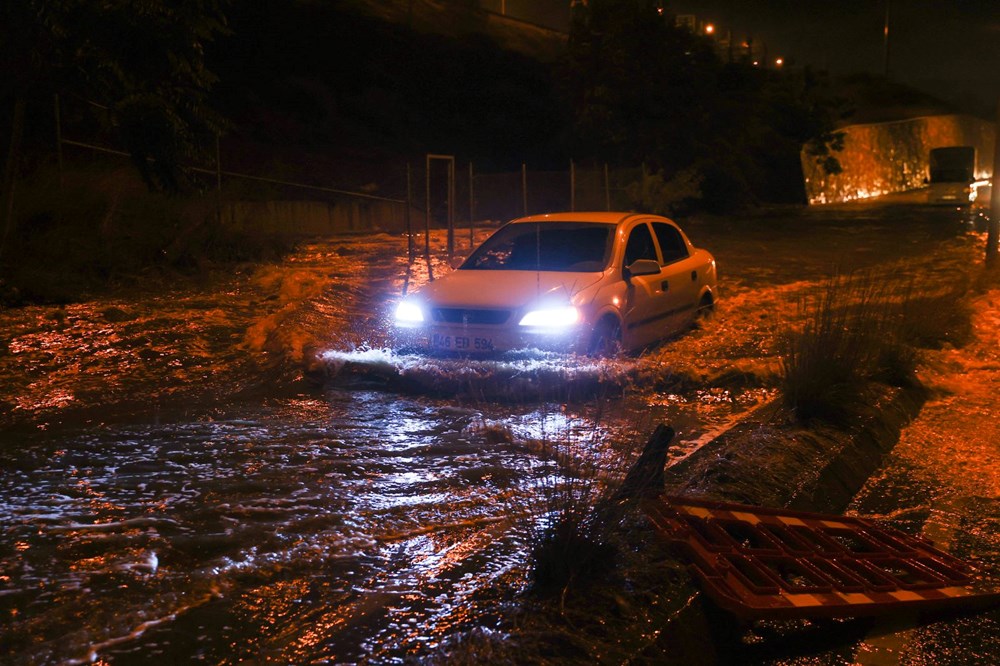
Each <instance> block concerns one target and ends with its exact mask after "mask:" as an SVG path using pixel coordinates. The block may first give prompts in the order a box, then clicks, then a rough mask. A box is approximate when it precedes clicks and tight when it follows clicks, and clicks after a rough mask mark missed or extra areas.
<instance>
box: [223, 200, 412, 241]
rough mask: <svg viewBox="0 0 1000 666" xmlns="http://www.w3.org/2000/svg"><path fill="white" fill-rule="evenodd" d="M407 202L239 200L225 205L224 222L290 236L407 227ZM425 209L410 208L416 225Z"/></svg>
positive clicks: (396, 231)
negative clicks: (420, 210) (419, 210)
mask: <svg viewBox="0 0 1000 666" xmlns="http://www.w3.org/2000/svg"><path fill="white" fill-rule="evenodd" d="M405 214H406V205H405V204H403V203H393V202H391V201H360V200H359V201H351V202H338V203H327V202H324V201H237V202H232V203H229V204H227V205H226V207H225V209H224V212H223V223H224V224H227V225H229V226H231V227H233V228H236V229H248V230H253V231H264V232H269V233H280V234H284V235H289V236H316V235H327V234H342V233H351V232H369V231H387V232H392V233H401V232H405V231H406V217H405ZM423 220H424V216H423V213H420V212H417V211H411V223H412V224H413V227H414V229H422V228H423V224H424V221H423Z"/></svg>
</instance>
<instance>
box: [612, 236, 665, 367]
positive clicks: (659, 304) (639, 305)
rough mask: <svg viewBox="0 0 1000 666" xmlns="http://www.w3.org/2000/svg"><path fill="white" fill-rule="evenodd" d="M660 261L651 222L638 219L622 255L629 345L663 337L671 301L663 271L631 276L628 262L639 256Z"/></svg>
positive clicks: (624, 339)
mask: <svg viewBox="0 0 1000 666" xmlns="http://www.w3.org/2000/svg"><path fill="white" fill-rule="evenodd" d="M640 259H646V260H652V261H655V262H656V263H657V264H659V263H660V256H659V254H658V252H657V249H656V241H655V240H654V238H653V234H652V231H651V230H650V227H649V224H648V223H647V222H645V221H641V222H639V223H637V224H636V225H635V226H633V227H632V229H631V230H630V231H629V233H628V240H627V241H626V243H625V252H624V256H623V259H622V266H621V269H622V275H623V277H625V281H626V283H627V286H626V289H625V302H624V304H623V305H624V307H622V310H621V312H622V324H623V330H622V342H623V343H624V345H625V346H626V347H627V348H629V349H635V348H637V347H642V346H645V345H648V344H650V343H652V342H655V341H656V340H658V339H659V338H661V337H662V334H661V331H662V329H663V325H664V320H665V318H666V317H668V316H669V315H668V311H669V310H670V307H671V304H670V300H669V299H668V297H667V293H668V292H667V291H665V290H664V288H663V287H664V279H663V272H662V269H661V272H660V273H655V274H652V275H633V276H629V275H628V272H627V271H626V267H627V266H631V265H632V264H633V263H634V262H636V261H638V260H640Z"/></svg>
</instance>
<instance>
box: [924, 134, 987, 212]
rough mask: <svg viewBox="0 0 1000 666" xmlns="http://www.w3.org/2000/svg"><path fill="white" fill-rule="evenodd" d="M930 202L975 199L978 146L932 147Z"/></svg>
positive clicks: (960, 202)
mask: <svg viewBox="0 0 1000 666" xmlns="http://www.w3.org/2000/svg"><path fill="white" fill-rule="evenodd" d="M929 162H930V173H929V178H928V180H927V185H928V189H927V203H930V204H938V205H949V206H968V205H970V204H971V203H972V202H973V201H975V200H976V195H977V186H978V183H977V182H976V149H975V147H974V146H946V147H942V148H931V151H930V158H929Z"/></svg>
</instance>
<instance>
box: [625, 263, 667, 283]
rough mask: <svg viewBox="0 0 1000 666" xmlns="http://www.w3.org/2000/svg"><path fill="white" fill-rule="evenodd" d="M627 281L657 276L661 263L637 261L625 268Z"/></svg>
mask: <svg viewBox="0 0 1000 666" xmlns="http://www.w3.org/2000/svg"><path fill="white" fill-rule="evenodd" d="M624 272H625V279H626V280H628V279H629V278H633V277H638V276H640V275H657V274H658V273H659V272H660V262H658V261H654V260H653V259H636V260H635V261H633V262H632V263H631V264H629V265H628V266H626V267H625V271H624Z"/></svg>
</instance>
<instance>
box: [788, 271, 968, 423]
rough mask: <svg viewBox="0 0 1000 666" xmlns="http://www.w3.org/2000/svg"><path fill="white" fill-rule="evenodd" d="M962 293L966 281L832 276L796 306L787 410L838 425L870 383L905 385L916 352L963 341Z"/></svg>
mask: <svg viewBox="0 0 1000 666" xmlns="http://www.w3.org/2000/svg"><path fill="white" fill-rule="evenodd" d="M967 293H968V280H967V279H960V280H955V281H952V282H950V283H949V284H945V285H941V284H939V283H931V282H927V281H924V282H918V281H916V280H914V279H913V278H907V279H903V278H900V277H898V276H895V275H892V274H890V275H888V276H887V275H886V274H885V273H874V272H868V273H859V274H851V275H846V276H837V277H834V278H832V279H831V280H830V281H829V282H828V283H827V284H826V285H824V287H823V288H822V290H821V291H820V292H819V293H818V294H817V295H816V296H815V297H814V298H812V299H808V300H806V301H804V302H803V303H801V304H800V307H801V308H802V309H803V311H804V312H805V313H806V317H805V318H806V322H805V324H804V325H803V326H802V327H801V328H800V329H799V330H796V331H793V332H792V333H790V334H789V335H788V336H787V339H786V341H785V348H784V351H783V354H782V370H783V388H784V394H785V399H786V401H787V402H788V404H789V406H790V407H792V408H793V409H794V410H795V413H796V416H797V417H798V418H799V419H800V420H803V421H808V420H809V419H812V418H824V419H828V420H834V421H837V420H843V419H844V418H846V417H847V416H848V415H849V414H851V413H853V412H854V411H855V410H856V408H857V406H858V404H859V402H860V401H862V400H863V396H864V390H865V386H866V385H867V384H868V383H869V382H872V381H875V382H883V383H886V384H889V385H893V386H908V385H912V384H913V383H915V382H916V381H917V380H916V374H915V372H916V367H917V363H918V362H919V352H918V349H919V348H926V347H940V346H942V345H944V344H956V345H957V344H962V343H963V342H964V341H965V340H967V339H968V336H969V332H970V331H971V323H970V314H971V310H970V306H969V304H968V299H967V296H966V295H967Z"/></svg>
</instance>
